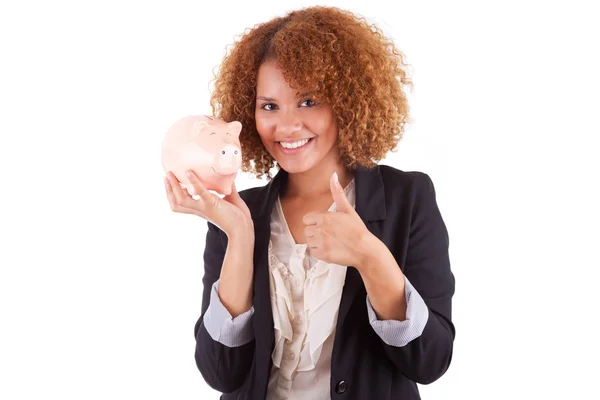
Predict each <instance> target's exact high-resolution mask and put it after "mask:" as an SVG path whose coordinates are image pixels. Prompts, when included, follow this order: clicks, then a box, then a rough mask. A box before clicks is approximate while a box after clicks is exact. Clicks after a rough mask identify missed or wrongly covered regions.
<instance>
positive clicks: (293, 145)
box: [277, 138, 313, 149]
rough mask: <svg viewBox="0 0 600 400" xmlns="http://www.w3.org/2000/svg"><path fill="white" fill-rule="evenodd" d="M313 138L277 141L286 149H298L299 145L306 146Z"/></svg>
mask: <svg viewBox="0 0 600 400" xmlns="http://www.w3.org/2000/svg"><path fill="white" fill-rule="evenodd" d="M311 140H313V138H309V139H302V140H298V141H296V142H277V143H278V144H279V145H280V146H281V147H283V148H284V149H297V148H299V147H303V146H305V145H306V144H307V143H309V142H310V141H311Z"/></svg>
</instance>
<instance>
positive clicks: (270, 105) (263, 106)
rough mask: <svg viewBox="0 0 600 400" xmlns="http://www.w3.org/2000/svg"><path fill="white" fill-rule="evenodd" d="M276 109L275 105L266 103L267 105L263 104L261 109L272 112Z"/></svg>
mask: <svg viewBox="0 0 600 400" xmlns="http://www.w3.org/2000/svg"><path fill="white" fill-rule="evenodd" d="M275 107H276V106H275V104H272V103H266V104H263V105H262V106H261V107H260V108H262V109H263V110H267V111H272V110H274V109H275Z"/></svg>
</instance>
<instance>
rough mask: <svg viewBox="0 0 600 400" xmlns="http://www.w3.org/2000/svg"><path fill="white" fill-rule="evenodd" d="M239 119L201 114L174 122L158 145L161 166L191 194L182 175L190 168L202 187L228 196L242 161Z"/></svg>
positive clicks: (191, 189)
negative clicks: (229, 120) (225, 118)
mask: <svg viewBox="0 0 600 400" xmlns="http://www.w3.org/2000/svg"><path fill="white" fill-rule="evenodd" d="M241 130H242V124H241V123H240V122H239V121H233V122H225V121H223V120H222V119H219V118H215V117H212V116H204V115H190V116H187V117H184V118H181V119H180V120H178V121H176V122H175V123H174V124H173V125H172V126H171V127H170V128H169V130H168V131H167V133H166V135H165V138H164V141H163V145H162V166H163V169H164V170H165V172H166V171H171V172H173V174H174V175H175V176H176V177H177V179H178V180H179V182H180V184H181V186H182V187H183V188H185V189H186V190H187V191H188V193H189V194H190V195H191V196H195V195H197V193H195V191H194V189H193V187H192V185H190V181H189V179H188V178H187V176H186V175H185V172H186V171H187V170H190V169H191V170H193V171H194V172H195V173H196V175H197V176H198V178H200V181H201V182H202V184H203V185H204V187H205V188H206V189H208V190H213V191H215V192H217V193H220V194H223V195H228V194H230V193H231V186H232V185H233V181H234V180H235V177H236V175H237V172H238V170H239V168H240V167H241V164H242V151H241V148H240V140H239V137H240V132H241Z"/></svg>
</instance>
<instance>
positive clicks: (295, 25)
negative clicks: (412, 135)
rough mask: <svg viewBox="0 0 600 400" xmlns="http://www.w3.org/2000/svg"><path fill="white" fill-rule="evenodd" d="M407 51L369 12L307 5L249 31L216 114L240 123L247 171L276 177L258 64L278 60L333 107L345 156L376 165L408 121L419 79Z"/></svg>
mask: <svg viewBox="0 0 600 400" xmlns="http://www.w3.org/2000/svg"><path fill="white" fill-rule="evenodd" d="M403 58H404V54H403V53H402V52H400V51H399V50H398V49H397V48H396V47H395V46H394V44H393V42H392V41H391V40H389V39H387V38H386V37H385V36H384V35H383V33H382V31H381V30H380V29H379V28H377V27H376V26H375V25H373V24H369V23H368V22H367V21H366V20H365V19H364V18H363V17H357V16H355V15H354V14H353V13H351V12H349V11H345V10H341V9H339V8H335V7H322V6H315V7H308V8H304V9H300V10H296V11H291V12H289V13H288V14H287V15H285V16H283V17H277V18H274V19H272V20H271V21H268V22H265V23H261V24H258V25H255V26H254V28H253V29H246V31H245V32H244V34H243V35H241V37H240V38H239V39H237V40H236V41H235V43H234V44H233V45H231V48H230V51H228V52H226V55H225V57H224V58H223V61H222V63H221V66H220V69H219V71H218V75H217V74H215V76H214V81H213V82H214V91H213V93H212V95H211V99H210V104H211V107H212V111H213V113H214V115H215V116H217V117H219V118H222V119H223V120H225V121H227V122H230V121H234V120H236V121H240V122H241V123H242V126H243V128H242V132H241V134H240V144H241V148H242V170H243V171H244V172H251V173H254V174H255V175H256V176H257V177H259V178H260V177H262V176H263V175H265V174H266V175H267V176H268V177H269V178H270V177H271V174H270V172H269V171H270V169H271V168H274V167H276V166H277V163H276V161H275V160H274V159H273V157H272V156H271V155H270V153H269V152H268V151H267V150H266V148H265V147H264V145H263V143H262V141H261V139H260V136H259V135H258V132H257V130H256V122H255V116H254V113H255V107H256V85H257V75H258V69H259V67H260V66H261V65H262V64H263V63H264V62H267V61H275V62H276V63H277V65H278V66H279V68H281V70H282V72H283V75H284V77H285V79H286V81H288V83H289V84H290V86H291V87H293V88H297V89H301V90H302V92H308V93H315V96H314V99H315V100H318V101H324V102H325V103H327V104H328V105H330V106H331V108H332V110H333V114H334V118H335V121H336V124H337V128H338V138H337V143H338V147H339V150H340V156H341V161H342V162H343V163H344V165H345V166H346V167H348V168H350V169H355V168H357V167H361V166H362V167H371V166H373V165H374V164H375V163H376V162H377V161H378V160H381V159H382V158H384V157H385V155H386V154H387V153H388V151H394V150H395V148H396V146H397V144H398V142H399V141H400V140H401V138H402V136H403V134H404V127H405V124H406V123H407V122H408V112H409V106H408V101H407V98H406V95H405V94H404V92H403V90H402V89H403V88H402V85H403V84H404V85H410V86H411V87H412V82H411V80H410V78H409V77H408V74H407V72H406V70H405V67H406V64H405V63H404V61H403Z"/></svg>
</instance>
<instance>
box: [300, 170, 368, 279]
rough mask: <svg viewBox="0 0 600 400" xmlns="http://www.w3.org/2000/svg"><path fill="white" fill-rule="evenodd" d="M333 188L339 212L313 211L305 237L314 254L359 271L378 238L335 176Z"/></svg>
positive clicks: (319, 257)
mask: <svg viewBox="0 0 600 400" xmlns="http://www.w3.org/2000/svg"><path fill="white" fill-rule="evenodd" d="M329 186H330V188H331V194H332V195H333V200H334V202H335V207H336V212H329V211H328V212H310V213H308V214H306V215H305V216H304V219H303V221H304V224H305V225H306V227H305V228H304V235H305V237H306V243H307V245H308V247H309V248H310V253H311V255H313V256H314V257H315V258H317V259H319V260H323V261H325V262H328V263H333V264H338V265H343V266H353V267H356V268H359V267H360V266H361V265H362V264H363V263H364V262H365V261H366V260H367V258H368V254H369V253H368V249H369V247H371V244H372V240H373V239H374V238H375V236H374V235H373V234H372V233H371V232H369V230H368V229H367V227H366V226H365V224H364V222H363V221H362V219H361V218H360V216H359V215H358V213H357V212H356V210H354V208H353V207H352V205H351V204H350V202H349V201H348V199H347V198H346V194H345V193H344V189H343V188H342V186H341V185H340V183H339V181H338V178H337V174H336V173H334V174H333V175H332V176H331V178H330V180H329Z"/></svg>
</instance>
